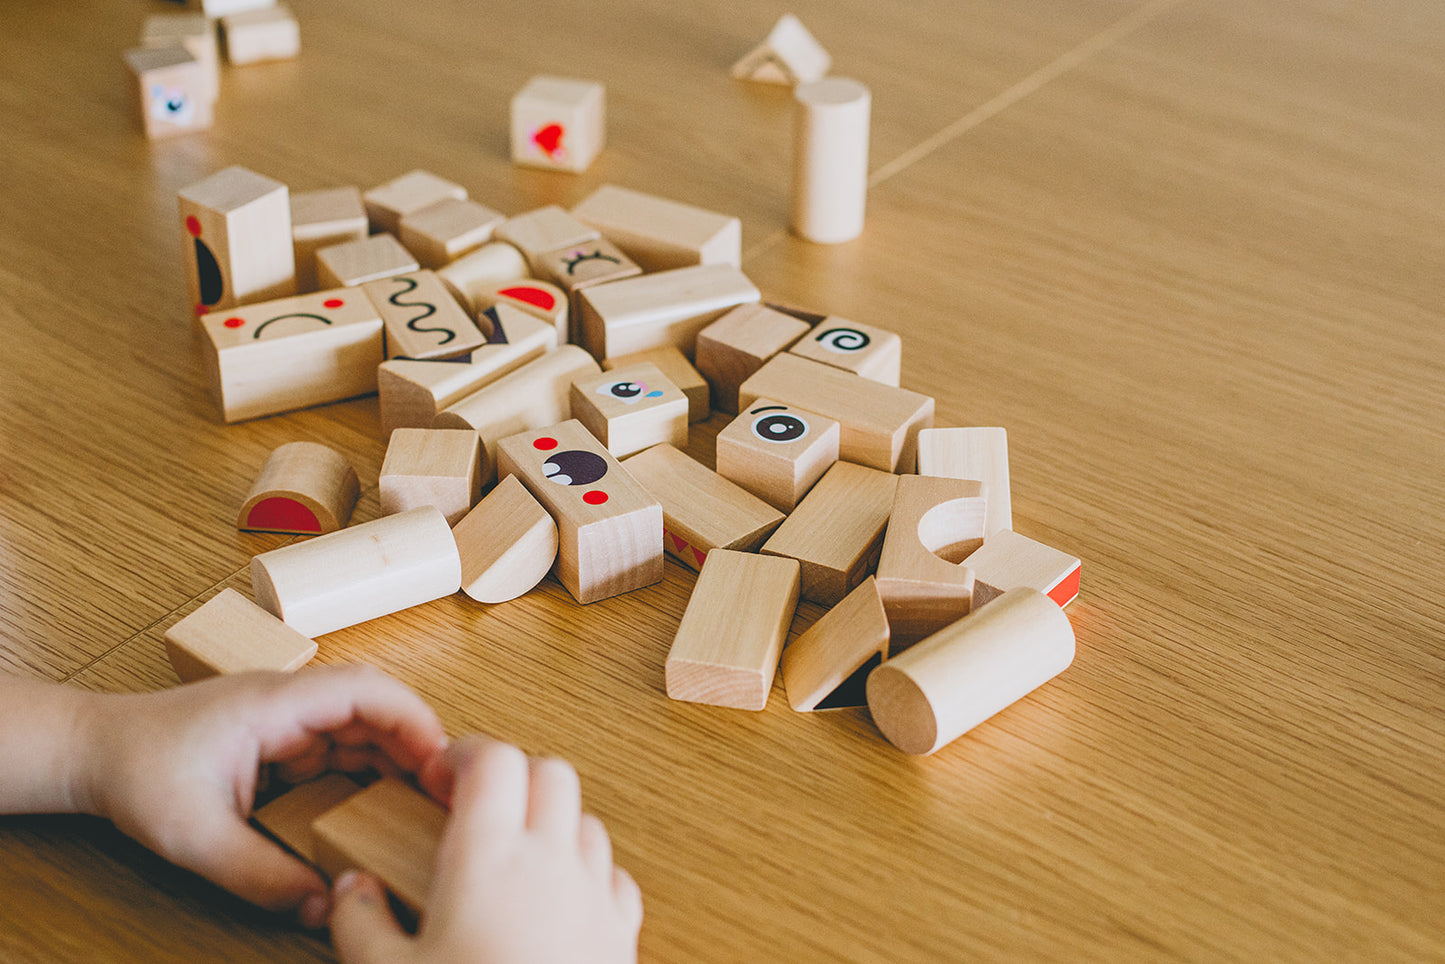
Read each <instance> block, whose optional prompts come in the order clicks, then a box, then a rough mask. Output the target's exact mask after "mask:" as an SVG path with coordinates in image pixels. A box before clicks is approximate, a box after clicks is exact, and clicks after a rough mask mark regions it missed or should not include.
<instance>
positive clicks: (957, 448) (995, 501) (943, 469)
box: [918, 428, 1014, 539]
mask: <svg viewBox="0 0 1445 964" xmlns="http://www.w3.org/2000/svg"><path fill="white" fill-rule="evenodd" d="M918 474H919V475H938V476H944V477H946V478H950V479H978V480H979V481H980V482H982V483H983V484H984V488H985V489H986V491H987V492H988V517H987V519H986V520H985V522H984V530H983V534H984V538H985V539H987V538H990V537H991V536H993V534H994V533H996V532H999V531H1001V530H1003V529H1012V528H1013V527H1014V522H1013V503H1012V501H1011V500H1010V498H1009V480H1008V433H1007V432H1006V431H1005V430H1004V429H1001V428H926V429H923V430H922V431H920V432H919V433H918Z"/></svg>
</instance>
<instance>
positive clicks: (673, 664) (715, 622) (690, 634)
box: [664, 549, 798, 710]
mask: <svg viewBox="0 0 1445 964" xmlns="http://www.w3.org/2000/svg"><path fill="white" fill-rule="evenodd" d="M797 606H798V564H797V563H796V562H795V561H793V560H792V559H778V558H773V557H769V556H758V555H753V554H752V553H750V552H735V551H732V550H730V549H716V550H714V551H713V552H710V553H708V557H707V562H705V563H704V564H703V567H702V572H701V574H699V575H698V577H697V585H696V586H694V587H693V591H692V596H691V597H690V598H689V599H688V601H687V611H686V612H684V613H683V615H682V624H681V625H680V626H678V628H677V637H676V638H675V639H673V641H672V649H671V651H669V652H668V654H667V665H666V668H665V671H664V672H665V677H666V681H667V695H668V698H669V699H674V700H686V701H687V702H690V703H707V704H709V705H711V706H728V707H732V708H734V709H739V710H761V709H765V708H766V707H767V705H768V694H769V692H770V691H771V690H772V688H773V675H774V674H775V673H776V672H777V670H778V654H779V653H781V652H782V650H783V642H784V640H786V639H787V637H788V626H789V625H791V623H792V621H793V612H794V610H795V609H797Z"/></svg>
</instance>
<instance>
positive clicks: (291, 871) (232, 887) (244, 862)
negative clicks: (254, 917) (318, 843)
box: [165, 814, 326, 927]
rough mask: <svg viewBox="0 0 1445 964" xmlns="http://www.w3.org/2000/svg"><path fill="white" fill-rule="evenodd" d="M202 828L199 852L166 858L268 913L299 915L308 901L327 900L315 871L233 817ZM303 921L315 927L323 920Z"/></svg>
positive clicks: (220, 818) (224, 816)
mask: <svg viewBox="0 0 1445 964" xmlns="http://www.w3.org/2000/svg"><path fill="white" fill-rule="evenodd" d="M208 822H210V821H208ZM197 829H198V830H200V831H201V832H199V833H197V834H196V840H197V841H203V843H202V844H201V849H200V850H199V852H197V853H192V854H165V856H167V857H170V859H172V860H175V861H176V862H178V863H181V864H182V865H183V866H186V867H189V868H190V869H192V870H194V871H196V872H197V873H199V874H201V875H202V876H203V877H205V878H206V879H207V880H210V881H212V882H213V883H215V884H219V885H220V886H221V887H224V888H225V889H226V890H229V891H230V892H231V893H233V894H235V895H236V896H237V897H240V898H242V899H243V900H248V901H250V902H251V903H253V904H256V905H257V906H259V907H264V908H266V909H267V910H274V911H284V912H291V911H296V910H299V909H301V908H302V907H303V905H304V904H305V903H306V900H307V898H308V897H315V896H321V897H324V896H325V894H326V884H325V882H323V881H322V879H321V878H320V877H319V876H318V875H317V874H316V872H315V871H314V870H312V869H311V868H309V867H307V866H306V865H305V864H303V863H302V862H301V861H299V860H297V859H296V858H295V857H292V856H290V855H289V854H287V853H286V852H284V851H283V850H282V849H281V848H280V847H278V846H277V845H276V844H274V843H272V842H271V841H270V840H267V839H266V838H265V837H263V836H261V834H259V833H257V832H256V831H255V830H252V829H251V828H250V827H249V826H248V825H246V824H245V823H242V822H241V821H240V820H239V819H237V818H236V817H235V816H234V815H233V814H224V815H222V816H220V817H219V818H218V819H217V820H215V821H214V822H212V826H209V827H205V828H197ZM313 906H314V905H313ZM304 923H307V924H309V925H310V926H313V927H314V926H318V925H319V924H320V923H321V921H319V920H313V921H305V922H304Z"/></svg>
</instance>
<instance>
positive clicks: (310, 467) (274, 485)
mask: <svg viewBox="0 0 1445 964" xmlns="http://www.w3.org/2000/svg"><path fill="white" fill-rule="evenodd" d="M360 495H361V483H360V481H359V480H358V479H357V477H356V470H355V469H354V468H352V467H351V463H350V462H348V461H347V460H346V457H345V456H344V455H342V454H341V453H340V452H338V451H336V450H335V449H332V448H329V447H327V446H325V445H321V444H319V443H317V442H288V443H286V444H285V445H282V446H280V447H279V448H277V449H276V450H275V451H273V452H272V453H271V455H270V456H269V457H268V458H267V459H266V464H265V465H264V466H263V467H262V468H261V474H260V475H258V476H257V477H256V481H255V483H254V484H253V485H252V486H251V491H250V492H248V493H247V494H246V501H245V502H243V503H242V504H241V513H240V516H239V518H237V520H236V527H237V528H238V529H244V530H247V531H250V532H289V533H295V534H298V535H321V534H323V533H327V532H335V531H336V530H337V529H343V528H345V527H346V523H347V522H349V521H350V520H351V511H352V509H354V508H356V500H357V498H358V497H359V496H360Z"/></svg>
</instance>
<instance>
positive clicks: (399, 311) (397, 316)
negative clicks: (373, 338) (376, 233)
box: [361, 269, 487, 359]
mask: <svg viewBox="0 0 1445 964" xmlns="http://www.w3.org/2000/svg"><path fill="white" fill-rule="evenodd" d="M361 290H362V291H365V292H366V296H367V297H368V298H370V299H371V303H372V304H374V305H375V306H376V310H377V313H378V314H380V315H381V320H382V322H383V324H385V325H386V357H387V358H413V359H439V358H455V357H457V356H458V355H470V354H471V353H472V352H473V351H475V350H476V349H478V348H480V347H481V346H482V345H484V344H486V341H487V339H486V336H485V335H483V334H482V332H481V330H480V329H479V328H477V326H476V324H475V323H473V321H472V319H471V317H470V316H468V315H467V313H466V312H465V311H463V310H462V306H461V305H459V304H457V299H456V298H454V297H452V293H451V291H450V290H449V289H448V288H447V286H446V285H444V284H442V282H441V279H440V278H438V277H437V276H436V274H435V273H433V272H431V271H427V270H425V269H423V270H421V271H412V272H408V273H407V274H399V275H393V276H392V277H390V278H383V279H381V280H380V281H368V282H367V283H366V284H364V285H362V286H361Z"/></svg>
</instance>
